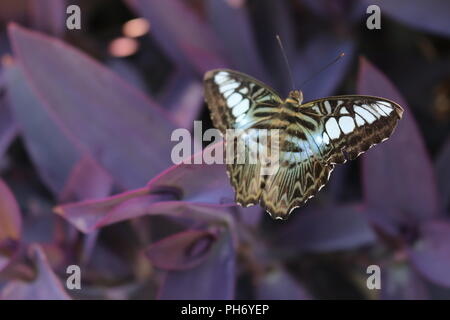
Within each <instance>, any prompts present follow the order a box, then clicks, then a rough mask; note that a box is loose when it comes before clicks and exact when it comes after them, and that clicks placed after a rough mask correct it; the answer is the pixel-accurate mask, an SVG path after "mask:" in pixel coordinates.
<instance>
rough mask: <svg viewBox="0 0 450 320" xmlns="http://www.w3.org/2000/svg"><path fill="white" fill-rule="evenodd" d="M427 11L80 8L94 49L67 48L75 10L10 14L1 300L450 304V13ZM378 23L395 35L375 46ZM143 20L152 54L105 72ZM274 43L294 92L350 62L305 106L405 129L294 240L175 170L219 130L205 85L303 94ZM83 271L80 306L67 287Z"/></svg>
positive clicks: (440, 6) (393, 5) (292, 225)
mask: <svg viewBox="0 0 450 320" xmlns="http://www.w3.org/2000/svg"><path fill="white" fill-rule="evenodd" d="M30 2H31V1H30ZM413 2H414V4H411V1H408V2H407V3H406V1H381V0H380V1H352V0H342V1H331V0H330V1H328V0H323V1H306V0H305V1H297V0H289V1H288V0H287V1H269V0H262V1H259V0H258V1H231V0H229V1H225V0H210V1H179V0H166V1H156V0H125V1H123V3H120V4H116V5H114V6H113V7H112V8H110V9H111V10H112V11H111V12H115V13H116V14H117V15H118V16H119V17H112V18H111V21H113V22H114V23H111V24H108V23H106V22H103V24H104V27H101V26H99V24H98V23H97V24H96V23H95V21H96V18H98V16H99V13H98V10H100V11H101V10H102V9H105V8H104V7H103V6H104V4H103V5H102V3H101V2H99V1H79V2H78V4H79V5H80V6H81V8H82V10H83V19H85V20H84V21H86V22H84V23H86V25H85V27H84V28H83V29H82V30H81V31H68V30H66V29H65V17H66V13H65V2H64V1H52V0H47V1H42V6H36V5H29V6H28V7H27V11H25V13H23V12H22V11H20V10H15V9H17V7H16V6H14V5H11V4H6V3H5V4H0V12H9V13H10V15H9V16H0V20H1V21H2V23H3V24H4V25H6V24H7V28H5V30H4V32H5V34H2V35H0V36H1V40H0V54H2V55H3V58H2V65H1V69H0V88H1V91H0V174H1V178H0V299H92V298H100V299H234V298H250V299H321V298H381V299H433V298H449V297H450V291H449V289H448V288H449V287H450V271H449V270H450V221H449V216H448V213H449V209H450V207H449V203H450V201H449V200H450V179H449V178H450V169H449V167H448V164H449V163H450V140H449V139H450V135H449V134H448V133H449V130H448V129H449V115H450V111H449V110H450V102H449V101H450V99H449V98H448V97H449V94H448V93H449V82H448V79H449V78H448V75H449V71H450V65H449V63H448V61H449V60H448V56H449V52H448V38H447V37H448V36H449V33H448V31H449V30H450V22H449V21H450V19H448V12H450V11H449V9H450V8H449V4H448V3H446V2H443V1H427V2H425V1H413ZM368 4H377V5H379V6H380V7H381V9H382V14H383V20H382V22H383V27H382V29H381V30H376V31H369V30H367V29H366V28H365V19H366V17H367V15H366V11H365V10H366V8H367V5H368ZM2 9H10V10H9V11H6V10H2ZM46 12H49V13H50V14H48V15H46V14H44V13H46ZM120 12H126V17H121V16H120V14H119V13H120ZM446 13H447V14H446ZM384 14H386V17H385V16H384ZM418 15H420V19H418V18H417V17H418ZM134 16H139V17H144V18H146V19H147V20H148V21H149V22H150V26H151V27H150V33H149V35H148V36H144V37H141V38H140V39H138V40H137V41H138V42H139V43H140V44H141V49H140V50H139V52H138V53H136V54H135V55H134V57H133V58H128V59H124V60H117V58H115V59H113V58H111V57H110V56H108V53H107V50H106V49H105V47H106V45H105V43H107V42H109V41H110V40H112V39H111V36H110V35H108V33H109V34H116V36H119V35H120V34H119V32H118V31H117V26H119V27H120V26H121V24H122V23H123V22H125V21H126V20H129V19H131V18H133V17H134ZM12 21H16V22H12ZM24 26H26V27H24ZM102 28H103V33H101V32H98V30H102ZM6 29H7V30H6ZM2 30H3V29H2ZM105 30H107V32H105ZM2 32H3V31H2ZM6 33H7V35H6ZM276 34H280V35H281V38H282V39H283V42H284V44H285V49H286V54H287V56H288V58H289V60H290V62H291V65H292V72H293V75H294V81H295V82H296V84H300V83H302V82H303V81H304V80H305V79H307V78H308V76H309V75H311V74H313V73H314V72H316V71H317V70H319V69H320V67H321V66H323V65H324V64H326V63H327V62H328V61H329V60H331V59H333V58H334V57H336V56H337V55H338V54H339V53H340V52H345V53H346V57H345V58H344V59H343V60H342V61H340V62H339V63H337V64H335V65H333V66H332V67H331V68H330V69H329V70H327V72H325V73H320V74H319V75H317V76H316V77H315V78H313V79H312V80H311V81H309V82H308V83H307V84H305V87H304V88H301V89H302V90H304V93H305V99H306V100H310V99H313V98H319V97H324V96H327V95H332V94H336V93H343V94H346V93H359V94H369V95H376V96H382V97H385V98H389V99H392V100H394V101H396V102H398V103H399V104H401V105H402V107H403V108H404V109H405V113H404V117H403V119H402V120H401V121H400V122H399V126H398V128H397V129H396V132H395V133H394V135H393V136H392V137H391V138H390V140H388V141H387V142H385V143H383V144H382V145H380V146H378V147H377V148H375V149H371V150H369V151H368V152H367V153H366V154H365V155H363V156H361V157H360V158H359V159H361V160H357V161H354V162H353V163H350V164H346V165H344V166H339V167H338V168H337V169H336V172H335V173H334V174H333V176H332V177H331V180H330V182H329V184H328V185H327V186H326V187H325V188H324V190H323V191H321V192H320V193H319V195H318V196H317V197H316V198H314V199H313V200H311V201H310V202H308V204H307V205H306V206H304V207H302V208H299V209H296V213H294V215H293V216H292V217H291V218H290V219H289V220H287V221H284V222H279V221H273V220H271V219H270V217H269V216H268V215H267V214H265V213H263V210H262V209H261V208H260V207H258V206H255V207H250V208H241V207H238V206H236V205H235V203H234V191H233V189H232V188H231V186H230V183H229V180H228V177H227V175H226V169H225V166H224V165H218V164H214V165H207V164H179V165H173V163H172V161H171V158H170V155H171V150H172V147H173V145H174V143H173V142H171V141H170V137H171V133H172V131H173V130H174V129H176V128H179V127H183V128H187V129H189V130H192V124H193V120H194V119H199V120H204V122H203V123H204V127H205V128H204V129H206V126H207V125H208V123H209V122H208V121H209V120H208V117H209V116H208V114H207V113H205V112H204V111H205V110H206V108H205V105H204V103H203V96H202V89H201V88H202V84H201V81H202V77H203V74H204V72H206V71H207V70H210V69H213V68H218V67H228V68H234V69H237V70H240V71H242V72H246V73H249V74H251V75H253V76H255V77H257V78H259V79H261V80H264V81H265V82H267V83H268V84H270V85H272V86H274V87H275V88H277V89H278V90H279V92H280V93H282V94H285V93H286V92H287V91H289V90H290V84H289V77H288V75H287V73H286V67H285V66H284V65H283V61H282V58H281V53H280V52H279V49H278V48H277V42H276V40H275V35H276ZM412 47H414V48H415V49H412ZM405 53H406V54H405ZM358 56H359V61H358V60H357V57H358ZM93 57H97V58H99V57H103V58H104V59H101V60H103V61H102V62H103V63H102V62H99V61H98V60H99V59H94V58H93ZM369 59H370V61H369ZM149 61H150V62H151V63H149ZM371 61H373V62H371ZM431 62H432V63H431ZM149 64H150V66H149ZM375 65H377V66H378V67H376V66H375ZM381 70H383V71H381ZM390 79H391V80H390ZM159 82H161V83H159ZM155 83H156V84H155ZM419 91H420V93H418V92H419ZM400 92H402V94H401V93H400ZM193 143H194V142H193ZM206 148H210V147H206ZM203 152H205V151H203ZM433 161H434V162H433ZM69 265H79V266H80V268H81V270H82V289H81V290H68V289H67V288H66V286H65V284H66V279H67V277H68V275H67V273H66V269H67V267H68V266H69ZM370 265H378V266H380V268H381V272H382V277H381V279H382V285H381V290H369V289H368V288H367V286H366V279H367V277H368V275H367V273H366V270H367V267H368V266H370Z"/></svg>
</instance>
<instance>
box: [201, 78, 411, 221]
mask: <svg viewBox="0 0 450 320" xmlns="http://www.w3.org/2000/svg"><path fill="white" fill-rule="evenodd" d="M204 88H205V99H206V102H207V104H208V107H209V110H210V115H211V119H212V122H213V125H214V127H216V128H217V129H219V130H220V132H221V134H222V135H225V134H226V133H227V130H229V129H234V130H240V131H241V132H243V133H246V132H249V131H250V130H254V129H266V130H272V129H278V132H279V146H278V148H279V155H278V156H279V166H278V167H277V170H276V172H274V173H273V174H270V175H264V174H261V170H262V164H261V163H259V162H258V163H247V162H245V163H238V162H233V163H228V164H227V172H228V175H229V177H230V181H231V184H232V186H233V188H234V190H235V193H236V202H237V203H238V204H239V205H241V206H244V207H247V206H251V205H256V204H258V203H259V204H260V205H261V206H262V207H264V208H265V209H266V211H268V212H269V214H270V215H271V216H272V217H273V218H275V219H286V218H287V217H288V216H289V215H290V213H291V212H292V211H293V210H294V209H295V208H297V207H299V206H301V205H303V204H304V203H305V202H306V201H307V200H308V199H310V198H312V197H313V196H314V195H315V194H316V193H317V192H318V191H320V189H321V188H322V187H323V186H324V185H325V184H326V182H327V181H328V179H329V177H330V174H331V172H332V171H333V169H334V167H335V165H336V164H341V163H345V162H346V161H347V160H353V159H355V158H356V157H358V156H359V155H360V154H362V153H363V152H365V151H366V150H368V149H369V148H371V147H372V146H374V145H375V144H377V143H380V142H383V141H385V140H387V139H388V138H389V137H390V135H391V134H392V132H393V131H394V129H395V127H396V125H397V122H398V120H399V119H401V117H402V114H403V109H402V107H400V106H399V105H398V104H397V103H395V102H393V101H390V100H388V99H384V98H379V97H372V96H364V95H346V96H332V97H327V98H323V99H318V100H314V101H310V102H307V103H304V104H303V103H302V101H303V94H302V92H301V91H299V90H293V91H291V92H290V93H289V96H288V97H287V98H286V99H285V100H283V99H281V98H280V96H279V95H278V94H277V93H276V92H275V91H274V90H273V89H271V88H270V87H269V86H267V85H265V84H264V83H262V82H260V81H258V80H256V79H254V78H252V77H250V76H248V75H246V74H244V73H241V72H237V71H233V70H229V69H216V70H211V71H208V72H207V73H206V74H205V77H204ZM256 132H259V131H256ZM246 146H247V148H248V143H247V144H246ZM246 159H248V157H246Z"/></svg>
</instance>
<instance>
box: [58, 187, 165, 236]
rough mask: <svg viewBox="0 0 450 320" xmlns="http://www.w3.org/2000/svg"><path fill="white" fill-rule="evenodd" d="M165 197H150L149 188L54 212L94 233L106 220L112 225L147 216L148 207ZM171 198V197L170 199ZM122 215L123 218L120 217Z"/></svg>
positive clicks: (83, 230) (77, 204) (69, 205)
mask: <svg viewBox="0 0 450 320" xmlns="http://www.w3.org/2000/svg"><path fill="white" fill-rule="evenodd" d="M166 198H167V197H165V196H163V195H150V192H149V190H148V188H141V189H137V190H134V191H130V192H125V193H122V194H119V195H115V196H112V197H109V198H105V199H102V200H87V201H82V202H78V203H72V204H66V205H61V206H58V207H56V208H55V209H54V211H55V212H56V213H57V214H59V215H61V216H63V217H64V218H65V219H67V220H68V221H69V222H70V223H72V224H73V225H74V226H75V227H77V228H78V229H79V230H80V231H82V232H86V233H88V232H93V231H95V230H96V229H97V228H98V224H99V223H100V222H101V221H102V220H103V221H105V220H106V219H107V220H108V221H110V223H113V222H112V221H114V222H117V221H122V220H127V219H132V218H135V217H138V216H140V215H143V214H145V212H146V211H145V210H146V209H147V207H148V206H149V205H150V204H151V203H153V202H157V201H160V200H162V199H166ZM169 198H170V197H169ZM120 215H122V216H121V217H118V216H120Z"/></svg>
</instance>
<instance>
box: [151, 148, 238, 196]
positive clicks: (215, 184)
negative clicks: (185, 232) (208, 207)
mask: <svg viewBox="0 0 450 320" xmlns="http://www.w3.org/2000/svg"><path fill="white" fill-rule="evenodd" d="M214 148H223V144H222V142H219V143H217V144H214V145H211V146H208V147H207V148H205V150H203V152H200V153H196V154H195V155H194V156H192V157H191V158H190V162H191V164H185V163H182V164H179V165H175V166H173V167H171V168H169V169H168V170H166V171H164V172H163V173H161V174H160V175H159V176H157V177H156V178H154V179H153V180H151V181H150V182H149V183H148V187H149V188H150V190H152V192H158V191H160V190H162V191H170V192H171V193H172V194H174V195H176V197H177V198H178V199H179V200H183V201H189V202H198V203H211V204H218V205H234V204H235V202H234V191H233V189H232V187H231V185H230V182H229V178H228V177H227V174H226V168H225V165H223V164H206V163H204V161H203V160H202V158H201V157H200V156H202V157H203V158H204V157H205V156H206V155H207V154H209V152H211V151H212V150H214ZM195 162H202V163H201V164H194V163H195ZM198 177H202V178H201V179H199V178H198Z"/></svg>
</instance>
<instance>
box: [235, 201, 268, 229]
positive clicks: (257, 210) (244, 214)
mask: <svg viewBox="0 0 450 320" xmlns="http://www.w3.org/2000/svg"><path fill="white" fill-rule="evenodd" d="M236 212H237V215H238V221H239V222H242V223H244V224H246V225H249V226H253V227H257V226H258V225H259V223H260V221H261V219H262V218H263V215H264V214H266V212H265V210H263V209H262V208H261V207H260V206H259V205H256V206H251V207H248V208H244V207H241V206H236Z"/></svg>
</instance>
